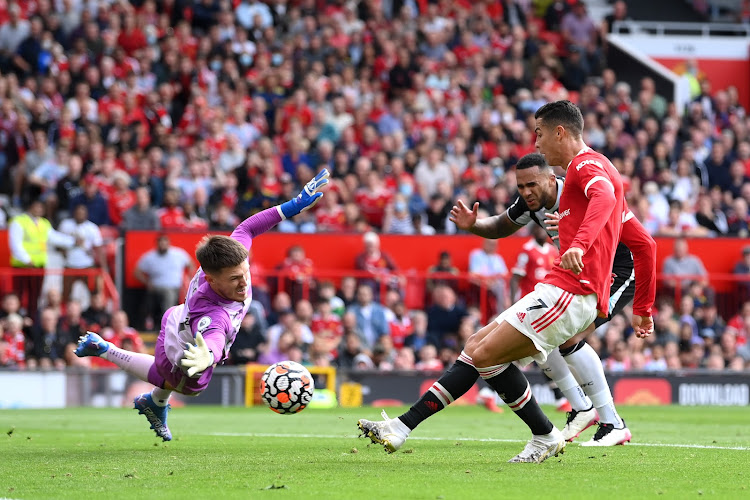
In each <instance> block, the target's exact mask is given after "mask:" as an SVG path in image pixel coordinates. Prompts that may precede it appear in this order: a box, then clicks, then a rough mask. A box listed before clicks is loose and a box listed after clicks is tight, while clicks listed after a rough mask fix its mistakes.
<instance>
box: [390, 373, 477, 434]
mask: <svg viewBox="0 0 750 500" xmlns="http://www.w3.org/2000/svg"><path fill="white" fill-rule="evenodd" d="M478 378H479V374H478V373H477V370H476V368H474V367H473V366H472V365H470V364H468V363H465V362H463V361H461V360H457V361H456V362H455V363H453V366H451V367H450V368H449V369H448V371H447V372H445V373H443V375H442V376H441V377H440V378H439V379H438V380H437V382H435V383H434V384H432V387H430V388H429V389H428V390H427V392H425V393H424V394H422V397H421V398H419V401H417V402H416V403H414V405H412V407H411V408H409V411H407V412H406V413H404V414H403V415H401V416H400V417H398V418H399V419H400V420H401V421H402V422H403V423H404V424H406V426H407V427H408V428H409V429H414V428H415V427H416V426H418V425H419V424H420V423H422V422H423V421H424V420H427V419H428V418H429V417H431V416H432V415H434V414H435V413H437V412H439V411H440V410H442V409H443V408H445V407H446V406H448V405H449V404H451V403H452V402H453V401H454V400H456V399H457V398H460V397H461V396H463V395H464V394H466V393H467V392H468V391H469V389H471V386H473V385H474V382H476V381H477V379H478Z"/></svg>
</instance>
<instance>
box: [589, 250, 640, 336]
mask: <svg viewBox="0 0 750 500" xmlns="http://www.w3.org/2000/svg"><path fill="white" fill-rule="evenodd" d="M616 264H617V263H616ZM612 272H613V273H614V274H615V280H614V282H613V283H612V286H611V287H609V316H608V317H606V318H596V321H594V324H595V325H596V327H597V328H599V327H600V326H601V325H603V324H604V323H607V322H608V321H609V320H611V319H612V316H614V315H615V314H617V313H619V312H620V311H622V310H623V309H624V308H625V306H626V305H628V304H629V303H630V302H631V301H632V300H633V297H634V296H635V273H634V272H633V260H632V259H630V265H629V266H628V265H627V264H626V265H622V266H617V265H616V266H615V267H614V268H613V269H612Z"/></svg>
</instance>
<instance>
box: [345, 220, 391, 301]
mask: <svg viewBox="0 0 750 500" xmlns="http://www.w3.org/2000/svg"><path fill="white" fill-rule="evenodd" d="M362 241H363V243H364V246H365V248H364V251H362V253H360V254H359V255H357V258H356V260H355V261H354V268H355V269H357V270H358V271H365V272H367V273H368V274H369V277H368V278H360V280H359V283H360V284H368V285H370V286H371V287H372V289H373V290H375V291H376V293H377V296H379V295H380V285H381V283H385V284H386V286H387V287H388V288H399V284H400V279H399V278H398V277H397V276H395V275H394V274H393V272H394V271H396V270H397V267H396V263H395V262H394V261H393V259H392V258H391V256H390V255H388V254H387V253H385V252H381V251H380V237H379V236H378V235H377V234H375V233H373V232H367V233H365V234H364V236H363V237H362Z"/></svg>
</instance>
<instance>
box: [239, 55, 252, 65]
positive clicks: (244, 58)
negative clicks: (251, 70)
mask: <svg viewBox="0 0 750 500" xmlns="http://www.w3.org/2000/svg"><path fill="white" fill-rule="evenodd" d="M240 64H241V65H243V66H250V65H251V64H253V56H251V55H250V54H242V55H241V56H240Z"/></svg>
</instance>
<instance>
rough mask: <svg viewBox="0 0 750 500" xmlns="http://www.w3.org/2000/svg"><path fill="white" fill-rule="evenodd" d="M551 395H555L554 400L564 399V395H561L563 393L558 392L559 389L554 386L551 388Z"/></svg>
mask: <svg viewBox="0 0 750 500" xmlns="http://www.w3.org/2000/svg"><path fill="white" fill-rule="evenodd" d="M552 393H553V394H554V395H555V399H556V400H558V399H563V398H564V397H565V394H563V391H561V390H560V388H559V387H557V386H555V387H553V388H552Z"/></svg>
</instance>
